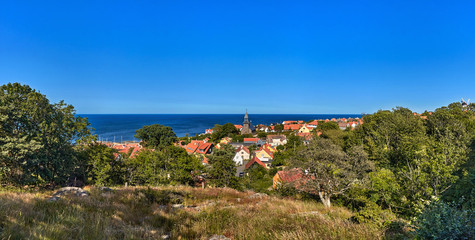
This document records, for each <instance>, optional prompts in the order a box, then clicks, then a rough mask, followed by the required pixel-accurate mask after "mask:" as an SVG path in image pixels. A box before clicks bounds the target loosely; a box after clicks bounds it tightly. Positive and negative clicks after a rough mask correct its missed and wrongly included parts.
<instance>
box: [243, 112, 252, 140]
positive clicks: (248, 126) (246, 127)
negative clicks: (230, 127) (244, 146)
mask: <svg viewBox="0 0 475 240" xmlns="http://www.w3.org/2000/svg"><path fill="white" fill-rule="evenodd" d="M249 133H252V130H251V124H250V123H249V116H248V115H247V110H246V115H244V122H243V123H242V129H241V134H249Z"/></svg>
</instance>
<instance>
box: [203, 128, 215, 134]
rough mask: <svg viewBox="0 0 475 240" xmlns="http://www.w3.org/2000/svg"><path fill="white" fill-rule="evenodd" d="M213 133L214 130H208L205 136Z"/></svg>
mask: <svg viewBox="0 0 475 240" xmlns="http://www.w3.org/2000/svg"><path fill="white" fill-rule="evenodd" d="M213 131H214V130H213V129H212V128H210V129H206V130H205V134H213Z"/></svg>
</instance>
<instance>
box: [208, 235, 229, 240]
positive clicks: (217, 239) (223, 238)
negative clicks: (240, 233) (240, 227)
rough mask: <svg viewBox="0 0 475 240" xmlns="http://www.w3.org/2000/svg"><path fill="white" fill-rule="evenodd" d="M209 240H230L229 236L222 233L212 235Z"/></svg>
mask: <svg viewBox="0 0 475 240" xmlns="http://www.w3.org/2000/svg"><path fill="white" fill-rule="evenodd" d="M209 240H231V238H228V237H226V236H224V235H213V236H211V237H210V238H209Z"/></svg>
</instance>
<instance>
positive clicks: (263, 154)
mask: <svg viewBox="0 0 475 240" xmlns="http://www.w3.org/2000/svg"><path fill="white" fill-rule="evenodd" d="M255 153H256V157H257V158H258V159H259V160H261V161H269V160H272V159H273V158H274V154H273V153H272V152H271V151H269V150H267V149H266V148H260V149H259V150H256V151H255Z"/></svg>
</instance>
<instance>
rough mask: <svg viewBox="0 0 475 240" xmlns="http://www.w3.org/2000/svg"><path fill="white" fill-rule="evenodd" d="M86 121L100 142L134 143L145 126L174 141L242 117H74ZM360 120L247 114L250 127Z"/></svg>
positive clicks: (313, 115)
mask: <svg viewBox="0 0 475 240" xmlns="http://www.w3.org/2000/svg"><path fill="white" fill-rule="evenodd" d="M78 115H79V116H81V117H86V118H87V119H88V121H89V122H90V123H91V127H92V128H93V129H94V130H93V131H92V132H93V134H96V135H97V137H98V138H99V139H100V140H101V141H113V142H121V141H138V139H136V138H135V137H134V135H135V131H136V130H137V129H140V128H142V127H143V126H145V125H152V124H161V125H165V126H169V127H171V128H172V129H173V131H174V132H175V133H176V135H177V136H178V137H184V136H186V135H187V134H188V136H195V135H197V134H201V133H204V132H205V129H208V128H212V127H214V125H215V124H220V125H223V124H225V123H232V124H240V125H242V122H243V120H244V114H78ZM356 117H358V118H361V114H249V121H250V122H251V123H252V124H253V125H258V124H265V125H269V124H275V123H282V122H283V121H287V120H291V121H294V120H295V121H297V120H303V121H309V120H314V119H331V118H337V119H338V118H356Z"/></svg>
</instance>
